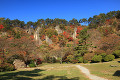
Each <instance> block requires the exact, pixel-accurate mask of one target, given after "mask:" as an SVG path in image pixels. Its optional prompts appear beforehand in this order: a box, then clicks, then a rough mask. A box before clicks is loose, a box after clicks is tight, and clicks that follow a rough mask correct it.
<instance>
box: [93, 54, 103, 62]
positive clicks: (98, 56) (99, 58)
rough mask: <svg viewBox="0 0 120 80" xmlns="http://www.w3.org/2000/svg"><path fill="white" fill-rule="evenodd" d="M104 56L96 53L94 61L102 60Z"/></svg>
mask: <svg viewBox="0 0 120 80" xmlns="http://www.w3.org/2000/svg"><path fill="white" fill-rule="evenodd" d="M101 60H102V56H101V55H94V57H93V58H92V62H101Z"/></svg>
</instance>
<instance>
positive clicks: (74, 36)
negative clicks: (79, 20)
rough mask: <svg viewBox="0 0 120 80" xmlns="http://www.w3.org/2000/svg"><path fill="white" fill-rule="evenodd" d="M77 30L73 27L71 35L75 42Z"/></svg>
mask: <svg viewBox="0 0 120 80" xmlns="http://www.w3.org/2000/svg"><path fill="white" fill-rule="evenodd" d="M76 31H77V28H76V27H75V28H74V33H73V35H72V37H73V39H74V40H75V39H76V35H77V32H76Z"/></svg>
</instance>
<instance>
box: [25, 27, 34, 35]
mask: <svg viewBox="0 0 120 80" xmlns="http://www.w3.org/2000/svg"><path fill="white" fill-rule="evenodd" d="M26 32H27V33H28V34H30V35H31V34H32V33H33V32H34V30H33V29H32V28H28V29H26Z"/></svg>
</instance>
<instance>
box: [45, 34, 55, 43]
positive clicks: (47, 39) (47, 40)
mask: <svg viewBox="0 0 120 80" xmlns="http://www.w3.org/2000/svg"><path fill="white" fill-rule="evenodd" d="M45 40H46V43H48V44H49V45H50V44H52V43H53V42H52V40H51V39H49V37H48V36H45Z"/></svg>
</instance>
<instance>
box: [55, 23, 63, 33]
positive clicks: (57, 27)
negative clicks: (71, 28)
mask: <svg viewBox="0 0 120 80" xmlns="http://www.w3.org/2000/svg"><path fill="white" fill-rule="evenodd" d="M55 30H56V31H57V32H58V34H60V33H62V30H61V29H60V28H59V25H57V26H56V27H55Z"/></svg>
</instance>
